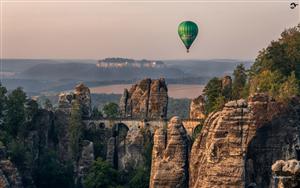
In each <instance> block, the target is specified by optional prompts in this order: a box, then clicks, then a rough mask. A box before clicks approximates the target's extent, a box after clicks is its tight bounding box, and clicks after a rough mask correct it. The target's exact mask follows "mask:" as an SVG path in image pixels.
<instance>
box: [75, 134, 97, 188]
mask: <svg viewBox="0 0 300 188" xmlns="http://www.w3.org/2000/svg"><path fill="white" fill-rule="evenodd" d="M94 159H95V157H94V144H93V142H90V141H88V140H83V141H82V148H81V156H80V159H79V162H78V167H77V169H78V175H77V178H78V180H79V181H80V183H81V184H83V182H82V179H83V177H84V175H86V174H87V172H88V170H89V168H90V167H91V166H92V164H93V161H94Z"/></svg>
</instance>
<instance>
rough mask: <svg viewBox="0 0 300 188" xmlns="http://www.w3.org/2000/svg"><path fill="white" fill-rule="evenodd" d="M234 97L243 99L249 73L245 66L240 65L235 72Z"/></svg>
mask: <svg viewBox="0 0 300 188" xmlns="http://www.w3.org/2000/svg"><path fill="white" fill-rule="evenodd" d="M233 77H234V79H233V83H232V97H233V99H240V98H242V97H243V91H244V88H245V85H246V82H247V73H246V69H245V67H244V65H243V64H239V65H238V66H237V67H236V68H235V70H234V71H233Z"/></svg>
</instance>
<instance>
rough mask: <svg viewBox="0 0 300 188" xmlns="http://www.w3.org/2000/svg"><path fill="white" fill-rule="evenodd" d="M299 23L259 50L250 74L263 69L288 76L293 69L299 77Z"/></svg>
mask: <svg viewBox="0 0 300 188" xmlns="http://www.w3.org/2000/svg"><path fill="white" fill-rule="evenodd" d="M299 26H300V25H298V27H293V28H290V29H287V30H285V31H284V32H282V34H281V37H280V38H279V39H278V40H277V41H272V42H271V44H270V45H269V46H268V47H267V48H266V49H263V50H262V51H260V52H259V55H258V57H257V58H256V60H255V63H254V64H253V66H252V67H251V74H252V75H253V74H254V75H256V74H259V73H261V72H263V71H266V70H268V71H271V72H278V73H279V74H281V75H283V76H285V77H288V76H289V75H291V73H292V72H293V71H295V74H296V77H297V79H298V80H299V78H300V47H299V46H300V27H299Z"/></svg>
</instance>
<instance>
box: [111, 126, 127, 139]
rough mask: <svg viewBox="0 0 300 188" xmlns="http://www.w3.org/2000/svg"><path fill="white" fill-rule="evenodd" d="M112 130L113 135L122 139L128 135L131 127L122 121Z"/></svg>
mask: <svg viewBox="0 0 300 188" xmlns="http://www.w3.org/2000/svg"><path fill="white" fill-rule="evenodd" d="M112 131H113V132H112V135H113V137H119V138H120V140H124V139H125V138H126V136H127V132H128V131H129V128H128V126H127V125H126V124H124V123H121V122H120V123H116V124H114V125H113V127H112Z"/></svg>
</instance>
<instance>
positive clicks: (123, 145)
mask: <svg viewBox="0 0 300 188" xmlns="http://www.w3.org/2000/svg"><path fill="white" fill-rule="evenodd" d="M143 147H144V136H143V134H142V132H141V131H140V129H138V128H133V129H129V130H128V132H127V135H126V138H125V139H124V140H123V141H122V142H120V143H119V145H118V169H120V170H126V171H128V170H130V169H135V168H137V167H138V166H143V164H144V157H143V149H144V148H143Z"/></svg>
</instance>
